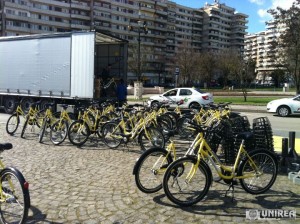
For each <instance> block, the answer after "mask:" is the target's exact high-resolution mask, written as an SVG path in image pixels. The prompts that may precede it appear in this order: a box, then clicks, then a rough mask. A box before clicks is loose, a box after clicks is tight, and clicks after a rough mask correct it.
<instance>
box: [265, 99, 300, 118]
mask: <svg viewBox="0 0 300 224" xmlns="http://www.w3.org/2000/svg"><path fill="white" fill-rule="evenodd" d="M267 111H268V112H271V113H277V114H278V115H279V116H281V117H287V116H289V115H291V114H298V115H300V95H297V96H295V97H293V98H284V99H278V100H272V101H271V102H269V103H268V105H267Z"/></svg>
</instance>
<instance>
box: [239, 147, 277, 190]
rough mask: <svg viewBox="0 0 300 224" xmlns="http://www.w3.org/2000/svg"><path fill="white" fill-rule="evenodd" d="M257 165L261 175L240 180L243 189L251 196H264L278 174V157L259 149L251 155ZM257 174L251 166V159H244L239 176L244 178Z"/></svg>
mask: <svg viewBox="0 0 300 224" xmlns="http://www.w3.org/2000/svg"><path fill="white" fill-rule="evenodd" d="M249 156H250V157H251V159H252V160H253V161H254V162H255V165H256V166H257V167H258V168H259V172H262V174H261V175H259V176H257V177H253V178H245V179H240V184H241V186H242V188H243V189H244V190H245V191H246V192H248V193H250V194H262V193H264V192H266V191H267V190H269V189H270V188H271V187H272V186H273V184H274V182H275V180H276V177H277V174H278V160H277V158H276V155H275V154H274V153H272V152H271V151H268V150H263V149H257V150H253V151H252V152H250V153H249ZM249 172H250V173H257V171H256V170H254V169H253V167H252V166H251V162H249V158H248V157H246V158H244V159H243V160H242V161H241V163H240V166H239V168H238V176H244V175H246V174H247V173H249Z"/></svg>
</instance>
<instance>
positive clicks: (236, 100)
mask: <svg viewBox="0 0 300 224" xmlns="http://www.w3.org/2000/svg"><path fill="white" fill-rule="evenodd" d="M280 98H285V97H278V96H277V97H251V96H249V97H247V101H246V102H245V101H244V97H239V96H237V97H230V96H229V97H225V96H224V97H222V96H214V102H215V103H221V102H232V104H242V105H257V106H265V105H267V103H269V102H270V101H271V100H277V99H280Z"/></svg>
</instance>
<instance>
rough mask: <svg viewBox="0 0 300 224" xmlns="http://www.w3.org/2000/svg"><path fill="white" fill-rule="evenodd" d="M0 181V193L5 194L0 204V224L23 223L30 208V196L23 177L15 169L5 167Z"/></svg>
mask: <svg viewBox="0 0 300 224" xmlns="http://www.w3.org/2000/svg"><path fill="white" fill-rule="evenodd" d="M0 181H1V186H2V190H1V191H2V192H3V193H5V196H3V197H5V198H4V202H3V201H2V202H1V203H0V220H1V223H25V222H26V220H27V217H28V210H29V207H30V195H29V190H28V183H27V182H26V181H25V178H24V176H23V175H22V173H21V172H20V171H19V170H17V169H16V168H12V167H7V168H5V169H3V170H2V171H1V173H0ZM11 188H13V189H11ZM1 195H2V194H1ZM18 205H19V207H17V206H18ZM11 207H12V208H11ZM18 208H19V209H18Z"/></svg>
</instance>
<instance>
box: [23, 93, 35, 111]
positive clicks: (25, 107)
mask: <svg viewBox="0 0 300 224" xmlns="http://www.w3.org/2000/svg"><path fill="white" fill-rule="evenodd" d="M33 102H34V101H33V99H31V98H28V97H25V98H23V99H22V100H21V107H22V110H23V111H24V112H25V113H28V111H29V109H30V105H31V104H32V103H33Z"/></svg>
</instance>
